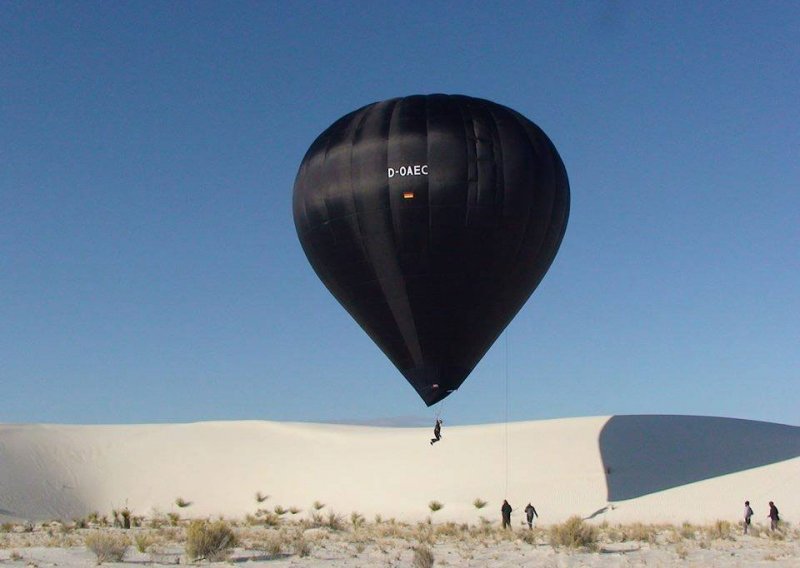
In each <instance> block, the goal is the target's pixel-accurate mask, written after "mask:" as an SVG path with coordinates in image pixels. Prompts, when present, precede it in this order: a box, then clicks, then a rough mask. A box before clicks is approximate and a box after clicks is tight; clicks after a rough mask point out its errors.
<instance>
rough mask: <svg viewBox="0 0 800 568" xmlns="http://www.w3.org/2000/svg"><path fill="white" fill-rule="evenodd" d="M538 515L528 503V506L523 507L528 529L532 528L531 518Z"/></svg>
mask: <svg viewBox="0 0 800 568" xmlns="http://www.w3.org/2000/svg"><path fill="white" fill-rule="evenodd" d="M538 516H539V513H537V512H536V508H535V507H534V506H533V505H531V504H530V503H528V506H527V507H525V518H526V519H527V520H528V528H529V529H532V528H533V517H538Z"/></svg>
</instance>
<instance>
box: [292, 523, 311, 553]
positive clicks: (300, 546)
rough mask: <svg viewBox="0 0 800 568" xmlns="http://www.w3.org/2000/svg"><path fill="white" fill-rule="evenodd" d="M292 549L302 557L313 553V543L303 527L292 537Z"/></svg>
mask: <svg viewBox="0 0 800 568" xmlns="http://www.w3.org/2000/svg"><path fill="white" fill-rule="evenodd" d="M292 551H293V552H294V553H295V554H296V555H297V556H300V557H301V558H303V557H306V556H308V555H310V554H311V543H310V542H308V540H307V539H306V537H305V534H304V533H303V531H302V529H301V530H298V531H297V532H295V533H294V536H293V537H292Z"/></svg>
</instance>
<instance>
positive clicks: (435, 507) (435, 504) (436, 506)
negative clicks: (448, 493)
mask: <svg viewBox="0 0 800 568" xmlns="http://www.w3.org/2000/svg"><path fill="white" fill-rule="evenodd" d="M443 508H444V504H443V503H440V502H439V501H436V500H433V501H431V502H430V503H428V509H430V510H431V513H435V512H436V511H441V510H442V509H443Z"/></svg>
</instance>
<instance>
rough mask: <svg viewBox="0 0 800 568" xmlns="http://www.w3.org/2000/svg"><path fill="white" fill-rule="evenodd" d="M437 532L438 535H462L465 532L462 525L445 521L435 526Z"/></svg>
mask: <svg viewBox="0 0 800 568" xmlns="http://www.w3.org/2000/svg"><path fill="white" fill-rule="evenodd" d="M435 532H436V534H437V536H446V537H457V536H460V535H461V534H462V532H463V529H462V527H461V526H459V525H457V524H456V523H453V522H449V523H444V524H441V525H437V526H436V528H435Z"/></svg>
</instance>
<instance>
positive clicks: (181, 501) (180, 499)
mask: <svg viewBox="0 0 800 568" xmlns="http://www.w3.org/2000/svg"><path fill="white" fill-rule="evenodd" d="M175 504H176V505H177V506H178V507H180V508H181V509H183V508H184V507H189V506H190V505H191V504H192V502H191V501H187V500H186V499H184V498H183V497H178V498H177V499H175Z"/></svg>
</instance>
